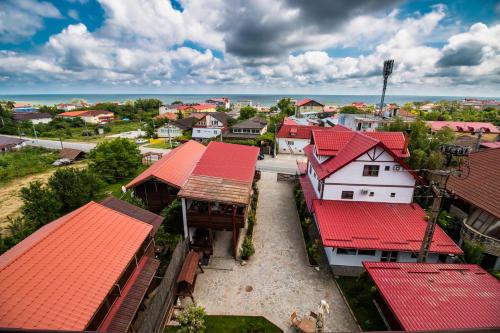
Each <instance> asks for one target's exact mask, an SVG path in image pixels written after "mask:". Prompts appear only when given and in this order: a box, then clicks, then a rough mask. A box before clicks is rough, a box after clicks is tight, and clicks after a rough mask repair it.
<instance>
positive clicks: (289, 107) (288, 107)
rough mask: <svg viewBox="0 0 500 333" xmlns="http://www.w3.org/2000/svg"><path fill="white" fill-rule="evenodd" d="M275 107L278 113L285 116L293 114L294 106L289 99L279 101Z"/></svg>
mask: <svg viewBox="0 0 500 333" xmlns="http://www.w3.org/2000/svg"><path fill="white" fill-rule="evenodd" d="M277 106H278V109H280V112H281V113H282V114H284V115H285V116H291V115H293V114H294V113H295V106H294V105H293V103H292V99H291V98H289V97H288V98H282V99H280V100H279V102H278V104H277Z"/></svg>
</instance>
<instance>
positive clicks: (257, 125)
mask: <svg viewBox="0 0 500 333" xmlns="http://www.w3.org/2000/svg"><path fill="white" fill-rule="evenodd" d="M266 126H267V121H266V120H265V119H262V118H260V117H252V118H249V119H245V120H243V121H240V122H239V123H237V124H235V125H234V126H233V127H232V128H242V129H243V128H251V129H263V128H264V127H266Z"/></svg>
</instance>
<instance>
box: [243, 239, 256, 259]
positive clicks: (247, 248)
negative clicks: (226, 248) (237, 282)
mask: <svg viewBox="0 0 500 333" xmlns="http://www.w3.org/2000/svg"><path fill="white" fill-rule="evenodd" d="M254 253H255V249H254V247H253V242H252V237H250V236H248V235H247V236H246V237H245V239H244V240H243V244H242V245H241V259H243V260H248V259H249V258H250V257H251V256H252V255H253V254H254Z"/></svg>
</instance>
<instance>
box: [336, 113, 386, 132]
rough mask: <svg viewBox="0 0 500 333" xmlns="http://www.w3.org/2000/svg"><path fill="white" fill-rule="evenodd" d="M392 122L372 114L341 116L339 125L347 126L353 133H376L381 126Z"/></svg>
mask: <svg viewBox="0 0 500 333" xmlns="http://www.w3.org/2000/svg"><path fill="white" fill-rule="evenodd" d="M389 121H390V120H388V119H384V118H382V117H380V116H376V115H372V114H347V113H340V114H339V121H338V123H339V125H343V126H346V127H348V128H350V129H351V130H353V131H359V132H374V131H375V130H376V129H377V128H378V127H379V126H381V125H382V124H384V123H387V122H389Z"/></svg>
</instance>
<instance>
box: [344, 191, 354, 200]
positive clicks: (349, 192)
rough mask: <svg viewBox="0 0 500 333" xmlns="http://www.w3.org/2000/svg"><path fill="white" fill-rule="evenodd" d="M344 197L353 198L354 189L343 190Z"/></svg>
mask: <svg viewBox="0 0 500 333" xmlns="http://www.w3.org/2000/svg"><path fill="white" fill-rule="evenodd" d="M341 198H342V199H351V200H352V198H354V192H353V191H342V197H341Z"/></svg>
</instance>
